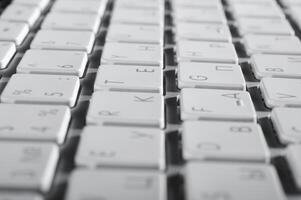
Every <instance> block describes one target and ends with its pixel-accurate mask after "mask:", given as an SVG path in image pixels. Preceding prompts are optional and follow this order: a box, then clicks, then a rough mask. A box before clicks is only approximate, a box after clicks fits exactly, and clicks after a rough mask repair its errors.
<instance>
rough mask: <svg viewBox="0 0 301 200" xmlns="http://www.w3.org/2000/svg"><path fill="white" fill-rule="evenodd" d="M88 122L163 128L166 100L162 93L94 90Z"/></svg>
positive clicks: (92, 123)
mask: <svg viewBox="0 0 301 200" xmlns="http://www.w3.org/2000/svg"><path fill="white" fill-rule="evenodd" d="M87 123H88V124H91V125H95V124H98V125H129V126H130V125H131V126H133V125H135V126H137V125H138V126H147V127H160V128H163V127H164V100H163V97H162V96H161V94H151V93H134V92H131V93H125V92H107V91H99V92H94V94H93V96H92V99H91V101H90V106H89V110H88V114H87Z"/></svg>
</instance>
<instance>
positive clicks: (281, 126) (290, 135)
mask: <svg viewBox="0 0 301 200" xmlns="http://www.w3.org/2000/svg"><path fill="white" fill-rule="evenodd" d="M300 114H301V109H299V108H274V109H273V110H272V113H271V120H272V122H273V125H274V128H275V130H276V132H277V134H278V137H279V139H280V141H281V142H282V143H283V144H289V143H300V142H301V135H300V133H301V126H300V124H301V121H300Z"/></svg>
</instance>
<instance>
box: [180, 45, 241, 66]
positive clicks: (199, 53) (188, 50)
mask: <svg viewBox="0 0 301 200" xmlns="http://www.w3.org/2000/svg"><path fill="white" fill-rule="evenodd" d="M177 56H178V58H177V59H178V62H180V61H192V62H214V63H232V64H236V63H237V62H238V58H237V54H236V52H235V48H234V46H233V44H231V43H218V42H196V41H185V40H179V41H178V45H177Z"/></svg>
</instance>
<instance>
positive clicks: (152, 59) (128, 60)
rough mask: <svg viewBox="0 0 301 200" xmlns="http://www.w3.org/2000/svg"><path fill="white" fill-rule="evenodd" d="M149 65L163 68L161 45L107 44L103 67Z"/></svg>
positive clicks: (102, 57) (102, 61)
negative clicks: (111, 65) (107, 65)
mask: <svg viewBox="0 0 301 200" xmlns="http://www.w3.org/2000/svg"><path fill="white" fill-rule="evenodd" d="M105 64H116V65H143V66H145V65H149V66H160V67H161V68H163V47H162V46H161V45H159V44H133V43H118V42H107V43H106V44H105V46H104V50H103V52H102V56H101V65H105Z"/></svg>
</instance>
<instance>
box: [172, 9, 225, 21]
mask: <svg viewBox="0 0 301 200" xmlns="http://www.w3.org/2000/svg"><path fill="white" fill-rule="evenodd" d="M200 13H202V14H200ZM174 19H175V22H176V23H175V24H177V22H179V21H184V22H194V23H216V24H226V23H227V20H226V17H225V14H224V12H223V10H222V9H219V8H210V7H195V8H183V7H182V6H180V7H178V8H175V12H174Z"/></svg>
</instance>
